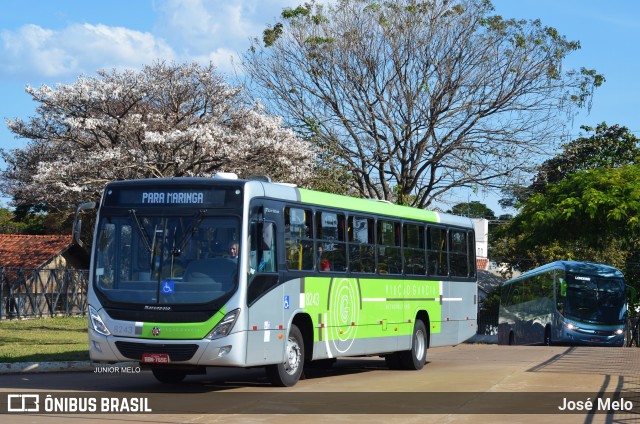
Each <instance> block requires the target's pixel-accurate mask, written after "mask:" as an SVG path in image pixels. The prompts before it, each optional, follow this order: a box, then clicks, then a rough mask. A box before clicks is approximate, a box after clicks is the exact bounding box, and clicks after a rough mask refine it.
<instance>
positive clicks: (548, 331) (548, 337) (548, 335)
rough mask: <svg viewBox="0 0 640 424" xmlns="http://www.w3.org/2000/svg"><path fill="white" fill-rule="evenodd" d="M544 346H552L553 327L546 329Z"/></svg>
mask: <svg viewBox="0 0 640 424" xmlns="http://www.w3.org/2000/svg"><path fill="white" fill-rule="evenodd" d="M544 345H545V346H551V327H549V326H547V327H546V328H545V329H544Z"/></svg>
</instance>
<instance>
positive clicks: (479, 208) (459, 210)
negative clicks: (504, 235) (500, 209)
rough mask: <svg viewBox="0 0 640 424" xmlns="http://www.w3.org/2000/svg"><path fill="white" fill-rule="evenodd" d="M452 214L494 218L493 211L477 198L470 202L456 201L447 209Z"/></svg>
mask: <svg viewBox="0 0 640 424" xmlns="http://www.w3.org/2000/svg"><path fill="white" fill-rule="evenodd" d="M448 212H449V213H452V214H454V215H460V216H467V217H469V218H485V219H489V220H494V219H496V215H495V213H494V212H493V211H492V210H491V209H490V208H489V207H488V206H487V205H485V204H484V203H481V202H479V201H477V200H474V201H472V202H465V203H458V204H457V205H455V206H453V207H452V208H451V210H449V211H448Z"/></svg>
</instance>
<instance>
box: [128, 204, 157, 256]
mask: <svg viewBox="0 0 640 424" xmlns="http://www.w3.org/2000/svg"><path fill="white" fill-rule="evenodd" d="M129 215H131V217H132V218H133V221H134V222H135V223H136V227H137V228H138V232H139V233H140V235H141V236H142V242H143V244H144V247H146V248H147V251H148V252H149V253H151V250H152V247H151V237H149V234H147V231H146V230H145V229H144V227H143V226H142V224H141V223H140V221H139V220H138V216H137V215H136V210H135V209H130V210H129ZM154 237H155V234H154Z"/></svg>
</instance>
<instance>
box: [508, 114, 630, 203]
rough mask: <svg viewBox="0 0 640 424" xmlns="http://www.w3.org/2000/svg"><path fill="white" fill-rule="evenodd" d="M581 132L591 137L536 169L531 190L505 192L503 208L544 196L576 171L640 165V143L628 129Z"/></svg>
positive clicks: (615, 127)
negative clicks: (533, 195) (553, 185)
mask: <svg viewBox="0 0 640 424" xmlns="http://www.w3.org/2000/svg"><path fill="white" fill-rule="evenodd" d="M581 128H582V129H583V130H584V131H586V132H587V133H592V135H591V136H589V137H579V138H576V139H575V140H573V141H571V142H569V143H567V144H564V145H563V146H562V151H561V152H560V153H558V154H557V155H556V156H555V157H553V158H550V159H548V160H546V161H544V162H543V163H542V164H541V165H540V166H538V167H537V172H536V174H535V176H534V177H533V180H532V181H533V182H532V184H531V185H530V186H529V187H518V186H516V187H512V188H510V189H509V190H506V191H505V194H506V195H507V196H506V197H505V198H504V199H502V201H501V204H502V206H505V207H513V206H515V205H516V204H517V203H518V202H523V201H525V200H526V199H527V198H528V197H529V196H531V195H532V194H534V193H544V192H545V190H546V188H547V185H548V184H552V183H556V182H558V181H560V180H562V179H563V178H566V177H567V176H568V175H570V174H573V173H575V172H577V171H586V170H589V169H596V168H616V167H619V166H624V165H629V164H638V163H639V162H638V161H640V147H639V145H638V139H637V137H636V136H635V135H633V134H632V133H630V132H629V130H628V129H627V127H623V126H620V125H612V126H607V124H606V123H605V122H603V123H601V124H599V125H597V126H596V127H595V128H593V127H589V126H586V125H583V126H582V127H581Z"/></svg>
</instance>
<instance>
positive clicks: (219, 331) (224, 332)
mask: <svg viewBox="0 0 640 424" xmlns="http://www.w3.org/2000/svg"><path fill="white" fill-rule="evenodd" d="M239 315H240V309H235V310H233V311H231V312H229V313H228V314H227V315H225V316H224V318H222V321H220V322H219V323H218V325H216V326H215V327H213V330H211V331H210V332H209V334H207V339H210V340H214V339H219V338H220V337H225V336H228V335H229V333H230V332H231V329H232V328H233V325H234V324H235V323H236V320H237V319H238V316H239Z"/></svg>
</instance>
